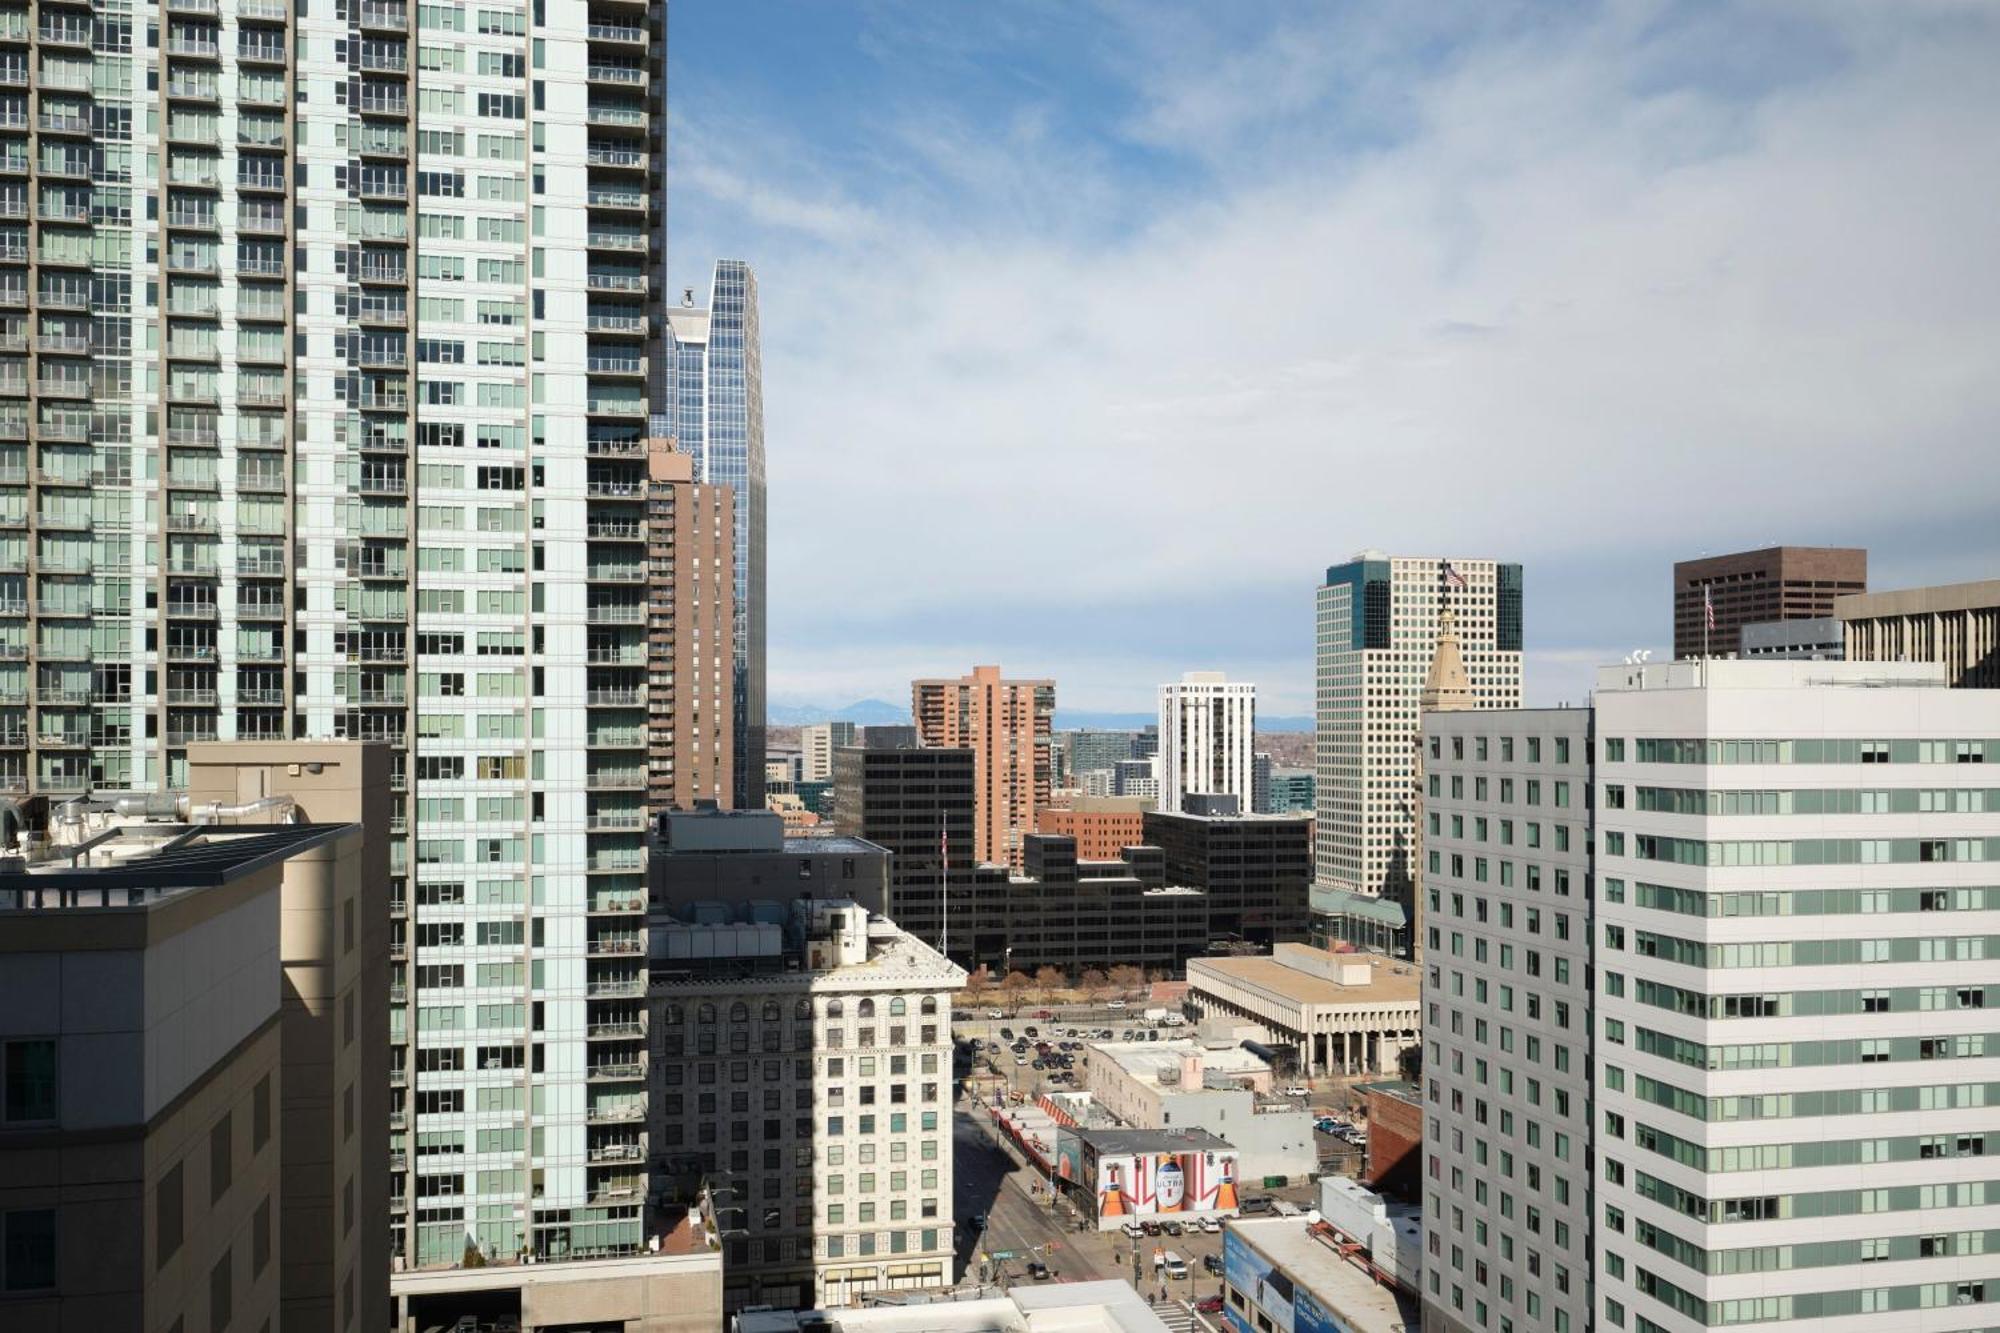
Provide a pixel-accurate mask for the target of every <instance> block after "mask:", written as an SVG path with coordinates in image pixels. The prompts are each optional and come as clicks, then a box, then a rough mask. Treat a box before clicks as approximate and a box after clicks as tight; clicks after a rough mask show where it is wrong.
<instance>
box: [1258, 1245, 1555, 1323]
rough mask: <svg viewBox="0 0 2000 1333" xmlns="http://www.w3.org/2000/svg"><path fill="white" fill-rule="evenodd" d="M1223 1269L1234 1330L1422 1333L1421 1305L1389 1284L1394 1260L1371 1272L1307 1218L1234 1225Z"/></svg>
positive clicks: (1376, 1265)
mask: <svg viewBox="0 0 2000 1333" xmlns="http://www.w3.org/2000/svg"><path fill="white" fill-rule="evenodd" d="M1384 1258H1388V1256H1384ZM1222 1265H1223V1275H1224V1278H1225V1282H1224V1292H1225V1295H1224V1303H1225V1308H1226V1310H1227V1311H1228V1315H1227V1319H1228V1327H1229V1328H1231V1329H1257V1330H1259V1331H1260V1333H1262V1331H1263V1330H1267V1329H1310V1330H1321V1329H1337V1330H1340V1333H1415V1330H1416V1329H1417V1328H1418V1327H1419V1323H1418V1316H1417V1308H1416V1301H1415V1300H1414V1299H1413V1298H1412V1297H1410V1296H1409V1295H1407V1294H1405V1293H1404V1292H1403V1291H1401V1290H1398V1289H1397V1288H1395V1287H1392V1286H1390V1285H1387V1281H1385V1278H1388V1279H1389V1280H1393V1278H1392V1275H1393V1274H1394V1272H1395V1269H1394V1260H1393V1259H1389V1262H1388V1264H1386V1265H1385V1264H1384V1263H1383V1262H1382V1260H1381V1259H1376V1260H1374V1261H1373V1264H1372V1266H1373V1267H1374V1268H1375V1270H1376V1272H1375V1273H1370V1272H1368V1271H1366V1270H1364V1268H1362V1267H1360V1266H1357V1265H1355V1264H1353V1263H1350V1262H1349V1261H1348V1260H1347V1259H1346V1257H1345V1256H1343V1255H1342V1254H1341V1253H1340V1250H1339V1247H1338V1245H1337V1244H1336V1243H1334V1241H1333V1240H1332V1238H1331V1237H1328V1236H1325V1235H1323V1234H1322V1233H1319V1232H1318V1231H1317V1229H1316V1228H1315V1227H1314V1225H1313V1224H1312V1223H1311V1222H1310V1221H1309V1220H1308V1219H1306V1218H1303V1217H1261V1218H1234V1219H1231V1221H1230V1223H1229V1225H1228V1226H1227V1227H1225V1228H1223V1233H1222ZM1377 1273H1379V1274H1383V1275H1384V1277H1378V1276H1376V1274H1377ZM1520 1333H1529V1331H1528V1330H1526V1329H1522V1330H1520Z"/></svg>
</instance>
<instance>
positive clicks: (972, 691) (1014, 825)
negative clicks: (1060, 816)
mask: <svg viewBox="0 0 2000 1333" xmlns="http://www.w3.org/2000/svg"><path fill="white" fill-rule="evenodd" d="M1055 711H1056V683H1055V682H1054V681H1052V680H1003V679H1001V676H1000V668H999V667H997V666H983V667H974V668H973V670H972V674H971V675H969V676H961V677H959V678H958V679H957V680H918V681H912V682H911V683H910V713H911V716H912V717H913V718H914V719H915V720H916V724H917V737H918V740H919V741H920V742H921V743H922V744H924V745H927V746H938V747H944V748H950V747H953V746H963V747H964V748H966V749H969V750H971V751H972V761H973V826H972V852H973V856H974V857H975V858H976V859H977V860H978V861H979V862H980V864H982V865H1007V866H1011V867H1013V868H1014V869H1016V870H1019V869H1020V868H1021V865H1022V839H1024V838H1025V837H1027V836H1028V835H1029V834H1031V833H1033V832H1034V831H1035V812H1036V811H1037V810H1040V809H1041V808H1042V807H1043V806H1045V805H1047V804H1048V803H1049V789H1050V786H1051V782H1050V774H1051V769H1050V766H1049V732H1050V727H1051V725H1052V723H1053V721H1054V717H1055Z"/></svg>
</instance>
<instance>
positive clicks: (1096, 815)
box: [1035, 796, 1153, 861]
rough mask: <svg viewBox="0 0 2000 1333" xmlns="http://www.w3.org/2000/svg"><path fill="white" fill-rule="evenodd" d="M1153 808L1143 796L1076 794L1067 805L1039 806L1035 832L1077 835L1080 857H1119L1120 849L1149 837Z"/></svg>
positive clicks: (1103, 859) (1113, 859)
mask: <svg viewBox="0 0 2000 1333" xmlns="http://www.w3.org/2000/svg"><path fill="white" fill-rule="evenodd" d="M1152 808H1153V802H1152V801H1151V800H1150V799H1148V798H1146V797H1143V796H1073V797H1071V798H1070V801H1069V804H1068V805H1066V806H1062V807H1060V808H1053V809H1047V810H1037V811H1036V812H1035V832H1037V833H1054V834H1059V835H1061V836H1063V837H1067V838H1075V839H1076V856H1077V859H1078V860H1079V861H1116V860H1117V859H1118V853H1120V852H1122V851H1124V850H1125V849H1126V848H1127V847H1137V846H1138V845H1139V844H1140V843H1142V842H1144V841H1145V840H1146V812H1147V811H1148V810H1150V809H1152Z"/></svg>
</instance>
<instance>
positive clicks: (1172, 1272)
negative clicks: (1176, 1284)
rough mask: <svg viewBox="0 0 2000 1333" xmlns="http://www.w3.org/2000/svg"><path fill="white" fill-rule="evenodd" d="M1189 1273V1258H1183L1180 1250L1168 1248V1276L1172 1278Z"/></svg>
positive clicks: (1181, 1276)
mask: <svg viewBox="0 0 2000 1333" xmlns="http://www.w3.org/2000/svg"><path fill="white" fill-rule="evenodd" d="M1187 1275H1188V1274H1187V1260H1185V1259H1183V1258H1181V1256H1180V1254H1179V1252H1178V1251H1175V1250H1168V1251H1167V1276H1168V1277H1170V1278H1184V1277H1186V1276H1187Z"/></svg>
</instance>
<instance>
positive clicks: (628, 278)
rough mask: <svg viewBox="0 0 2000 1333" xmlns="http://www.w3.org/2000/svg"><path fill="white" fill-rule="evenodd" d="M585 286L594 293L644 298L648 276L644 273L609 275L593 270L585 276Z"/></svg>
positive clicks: (599, 270)
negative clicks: (612, 293) (611, 293)
mask: <svg viewBox="0 0 2000 1333" xmlns="http://www.w3.org/2000/svg"><path fill="white" fill-rule="evenodd" d="M584 285H585V286H586V287H588V288H589V289H590V290H591V291H593V292H617V293H620V294H623V295H627V296H643V295H645V292H646V275H645V274H643V273H608V272H605V271H603V270H601V269H592V270H591V271H590V272H589V273H587V274H586V275H585V276H584Z"/></svg>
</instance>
